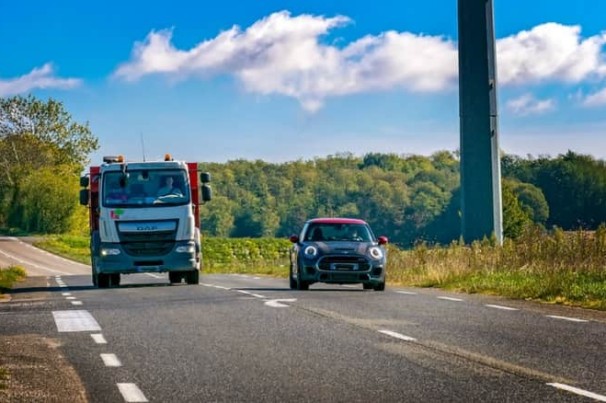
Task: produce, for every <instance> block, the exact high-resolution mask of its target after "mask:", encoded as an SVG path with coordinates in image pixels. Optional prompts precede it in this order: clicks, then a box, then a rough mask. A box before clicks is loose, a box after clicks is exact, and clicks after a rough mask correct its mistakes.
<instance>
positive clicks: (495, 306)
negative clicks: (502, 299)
mask: <svg viewBox="0 0 606 403" xmlns="http://www.w3.org/2000/svg"><path fill="white" fill-rule="evenodd" d="M485 306H487V307H488V308H494V309H500V310H502V311H519V309H518V308H511V307H508V306H503V305H492V304H486V305H485Z"/></svg>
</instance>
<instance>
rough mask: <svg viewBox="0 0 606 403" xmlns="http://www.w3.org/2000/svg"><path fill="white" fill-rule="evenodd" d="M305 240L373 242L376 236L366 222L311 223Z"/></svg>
mask: <svg viewBox="0 0 606 403" xmlns="http://www.w3.org/2000/svg"><path fill="white" fill-rule="evenodd" d="M304 240H305V241H312V242H315V241H349V242H371V241H373V240H374V236H373V234H372V232H371V231H370V229H369V228H368V226H366V225H364V224H330V223H326V224H324V223H323V224H317V223H316V224H310V225H309V227H308V228H307V231H306V233H305V237H304Z"/></svg>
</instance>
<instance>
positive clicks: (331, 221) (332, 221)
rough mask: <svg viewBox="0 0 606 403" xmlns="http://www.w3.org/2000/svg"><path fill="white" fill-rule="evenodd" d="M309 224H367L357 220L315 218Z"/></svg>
mask: <svg viewBox="0 0 606 403" xmlns="http://www.w3.org/2000/svg"><path fill="white" fill-rule="evenodd" d="M309 222H310V223H317V224H366V221H364V220H359V219H357V218H313V219H311V220H309Z"/></svg>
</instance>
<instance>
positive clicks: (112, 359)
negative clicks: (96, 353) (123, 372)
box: [100, 354, 122, 367]
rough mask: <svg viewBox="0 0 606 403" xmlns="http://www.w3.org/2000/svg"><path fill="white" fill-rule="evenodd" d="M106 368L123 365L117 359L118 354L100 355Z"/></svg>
mask: <svg viewBox="0 0 606 403" xmlns="http://www.w3.org/2000/svg"><path fill="white" fill-rule="evenodd" d="M100 355H101V359H102V360H103V363H104V364H105V366H106V367H121V366H122V363H121V362H120V360H119V359H118V357H116V354H100Z"/></svg>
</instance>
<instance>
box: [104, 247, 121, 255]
mask: <svg viewBox="0 0 606 403" xmlns="http://www.w3.org/2000/svg"><path fill="white" fill-rule="evenodd" d="M119 254H120V249H116V248H103V249H101V256H116V255H119Z"/></svg>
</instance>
